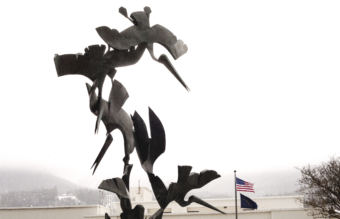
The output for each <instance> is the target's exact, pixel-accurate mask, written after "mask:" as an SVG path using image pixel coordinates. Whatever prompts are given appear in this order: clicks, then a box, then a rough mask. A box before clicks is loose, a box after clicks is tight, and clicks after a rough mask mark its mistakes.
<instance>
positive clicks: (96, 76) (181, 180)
mask: <svg viewBox="0 0 340 219" xmlns="http://www.w3.org/2000/svg"><path fill="white" fill-rule="evenodd" d="M119 12H120V13H121V14H122V15H123V16H124V17H126V18H127V19H129V20H130V21H131V22H132V24H133V25H132V26H130V27H128V28H127V29H125V30H123V31H121V32H119V31H117V30H116V29H111V28H109V27H106V26H101V27H98V28H96V30H97V33H98V34H99V36H100V37H101V38H102V39H103V40H104V41H105V43H106V44H107V45H108V47H107V48H106V46H105V45H91V46H88V47H87V48H86V49H85V52H84V53H83V54H65V55H55V57H54V62H55V67H56V70H57V74H58V76H64V75H74V74H79V75H83V76H85V77H87V78H89V79H90V80H91V81H92V85H90V84H86V86H87V92H88V95H89V102H90V104H89V105H90V110H91V112H92V113H93V114H95V115H96V116H97V121H96V125H95V132H97V131H98V128H99V126H100V122H103V124H104V126H105V128H106V132H107V133H106V140H105V142H104V145H103V146H102V148H101V150H100V152H99V154H98V155H97V157H96V159H95V161H94V163H93V165H92V168H93V174H94V173H95V171H96V169H97V168H98V166H99V164H100V162H101V160H102V159H103V157H104V155H105V153H106V151H107V150H108V148H109V147H110V145H111V143H112V141H113V138H112V135H111V132H112V131H113V130H115V129H119V130H120V131H121V133H122V135H123V138H124V158H123V161H124V169H123V175H122V177H121V178H119V177H116V178H112V179H107V180H104V181H102V183H101V184H100V185H99V189H103V190H106V191H110V192H113V193H115V194H116V195H117V196H118V198H119V200H120V206H121V209H122V213H121V214H120V218H121V219H144V218H146V217H144V211H145V209H144V207H143V206H142V205H136V206H135V207H134V208H132V203H131V200H130V197H129V190H130V187H129V186H130V185H129V184H130V173H131V170H132V164H129V160H130V154H131V153H132V152H133V150H134V148H135V147H136V151H137V154H138V158H139V161H140V163H141V166H142V168H143V169H144V171H145V172H146V174H147V176H148V178H149V181H150V183H151V187H152V190H153V192H154V194H155V197H156V200H157V202H158V204H159V206H160V209H159V210H158V211H156V212H155V213H154V214H153V215H151V216H150V217H149V219H161V218H162V216H163V212H164V209H165V208H166V207H167V206H168V205H169V203H170V202H172V201H175V202H177V203H178V204H179V205H180V206H188V205H189V204H191V203H192V202H195V203H198V204H200V205H203V206H205V207H208V208H210V209H213V210H215V211H218V212H221V213H224V212H222V211H221V210H219V209H218V208H215V207H213V206H212V205H210V204H209V203H207V202H205V201H203V200H202V199H200V198H198V197H196V196H194V195H192V196H190V197H189V198H188V199H187V200H185V196H186V195H187V194H188V192H189V191H191V190H193V189H198V188H201V187H203V186H205V185H206V184H207V183H209V182H211V181H212V180H214V179H216V178H218V177H220V175H219V174H217V172H216V171H213V170H205V171H202V172H200V173H191V169H192V167H191V166H178V179H177V182H174V183H171V184H170V185H169V187H168V188H167V187H166V186H165V185H164V183H163V181H162V180H161V179H160V178H159V177H158V176H157V175H156V174H155V173H154V168H153V167H154V164H155V162H156V160H157V159H158V158H159V156H160V155H162V154H163V153H164V151H165V144H166V141H165V131H164V127H163V125H162V123H161V121H160V119H159V118H158V117H157V115H156V114H155V113H154V112H153V111H152V110H151V109H150V108H149V124H150V136H149V134H148V131H147V127H146V124H145V122H144V120H143V119H142V117H141V116H140V115H139V114H138V113H137V112H135V113H134V115H133V116H130V115H129V114H128V113H127V112H126V111H125V110H124V109H123V108H122V107H123V105H124V103H125V102H126V100H127V99H128V97H129V94H128V92H127V90H126V89H125V87H124V86H123V85H122V84H121V83H120V82H119V81H117V80H114V77H115V74H116V68H118V67H123V66H129V65H133V64H136V63H137V62H138V61H139V60H140V58H141V57H142V55H143V54H144V52H145V50H146V49H147V50H148V51H149V53H150V55H151V57H152V59H154V60H155V61H157V62H159V63H161V64H163V65H164V66H165V67H166V68H167V69H168V70H169V71H170V72H171V73H172V74H173V75H174V76H175V77H176V79H177V80H178V81H179V82H180V83H181V84H182V85H183V86H184V87H185V88H186V89H187V90H189V88H188V86H187V85H186V84H185V82H184V81H183V79H182V78H181V77H180V76H179V74H178V73H177V71H176V69H175V68H174V66H173V65H172V64H171V62H170V60H169V59H168V57H167V56H166V55H164V54H162V55H161V56H159V57H158V58H157V57H156V56H155V54H154V50H153V45H154V44H155V43H158V44H160V45H162V46H163V47H164V48H166V49H167V51H168V52H169V53H170V54H171V56H172V57H173V58H174V59H177V58H179V57H180V56H182V55H183V54H184V53H186V52H187V49H188V48H187V46H186V45H185V44H184V43H183V41H181V40H178V39H177V38H176V36H175V35H174V34H173V33H171V32H170V31H169V30H168V29H166V28H165V27H163V26H161V25H158V24H157V25H153V26H150V14H151V9H150V8H149V7H145V8H144V11H137V12H133V13H131V15H130V17H129V16H128V13H127V10H126V9H125V8H123V7H121V8H120V9H119ZM106 76H108V77H110V78H111V82H112V85H111V90H110V95H109V98H108V100H104V99H103V98H102V96H103V94H102V89H103V85H104V81H105V78H106ZM105 219H110V216H109V215H108V214H107V213H106V214H105Z"/></svg>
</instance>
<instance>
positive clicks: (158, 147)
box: [132, 108, 165, 173]
mask: <svg viewBox="0 0 340 219" xmlns="http://www.w3.org/2000/svg"><path fill="white" fill-rule="evenodd" d="M132 120H133V126H134V127H135V139H136V150H137V154H138V157H139V160H140V162H141V164H142V167H143V169H144V170H145V171H146V172H147V173H153V164H154V162H155V161H156V159H157V158H158V157H159V156H160V155H161V154H162V153H164V151H165V131H164V128H163V125H162V123H161V121H160V120H159V118H158V117H157V115H156V114H155V113H154V112H153V111H152V110H151V109H150V108H149V121H150V131H151V138H149V136H148V131H147V129H146V125H145V123H144V121H143V119H142V118H141V117H140V115H139V114H138V113H137V112H135V113H134V115H133V117H132Z"/></svg>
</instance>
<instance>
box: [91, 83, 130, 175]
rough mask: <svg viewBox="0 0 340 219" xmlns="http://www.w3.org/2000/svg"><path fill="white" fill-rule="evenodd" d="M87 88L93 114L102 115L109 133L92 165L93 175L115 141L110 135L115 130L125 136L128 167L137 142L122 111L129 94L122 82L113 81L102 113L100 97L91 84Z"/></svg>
mask: <svg viewBox="0 0 340 219" xmlns="http://www.w3.org/2000/svg"><path fill="white" fill-rule="evenodd" d="M86 86H87V91H88V93H89V96H90V109H91V111H92V113H94V114H95V115H97V116H98V114H99V113H101V115H100V116H99V118H101V120H102V121H103V123H104V125H105V127H106V131H107V137H106V140H105V143H104V145H103V147H102V149H101V151H100V152H99V154H98V156H97V158H96V160H95V161H94V163H93V165H92V167H94V170H93V173H94V172H95V171H96V169H97V167H98V165H99V163H100V161H101V160H102V158H103V156H104V154H105V152H106V151H107V149H108V148H109V146H110V145H111V143H112V140H113V139H112V135H111V134H110V133H111V132H112V131H113V130H115V129H119V130H120V131H121V132H122V134H123V138H124V152H125V156H124V158H123V161H124V164H125V165H128V164H129V157H130V156H129V155H130V154H131V153H132V152H133V150H134V145H135V141H134V132H133V124H132V121H131V118H130V116H129V114H128V113H127V112H125V110H123V109H122V106H123V105H124V103H125V101H126V100H127V98H128V97H129V94H128V93H127V91H126V89H125V87H124V86H123V85H122V84H121V83H120V82H118V81H117V80H114V81H112V87H111V92H110V96H109V101H105V100H102V101H101V106H100V109H101V111H100V110H99V107H98V105H97V103H98V96H97V95H96V93H95V92H93V89H92V87H91V86H90V85H89V84H86Z"/></svg>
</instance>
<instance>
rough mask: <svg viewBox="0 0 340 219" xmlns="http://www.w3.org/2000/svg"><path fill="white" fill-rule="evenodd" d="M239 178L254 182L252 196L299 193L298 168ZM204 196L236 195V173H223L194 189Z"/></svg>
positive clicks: (244, 175) (251, 174) (246, 175)
mask: <svg viewBox="0 0 340 219" xmlns="http://www.w3.org/2000/svg"><path fill="white" fill-rule="evenodd" d="M238 177H239V178H241V179H243V180H246V181H249V182H251V183H254V188H255V194H252V196H273V195H274V196H275V195H293V194H297V190H298V188H299V186H298V184H297V182H298V179H299V178H300V173H299V171H298V170H295V169H292V170H283V171H282V170H281V171H275V172H274V171H272V172H269V171H267V172H262V173H244V174H242V175H240V174H239V175H238ZM193 194H197V195H199V196H200V197H204V198H224V197H233V196H234V175H233V174H228V175H222V177H221V178H219V179H216V180H215V181H213V182H211V183H210V184H208V185H206V186H205V187H203V188H201V189H198V190H194V192H193Z"/></svg>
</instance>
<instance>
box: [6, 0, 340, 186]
mask: <svg viewBox="0 0 340 219" xmlns="http://www.w3.org/2000/svg"><path fill="white" fill-rule="evenodd" d="M145 5H148V6H150V7H151V9H152V13H151V24H152V25H153V24H161V25H163V26H165V27H167V28H169V29H170V30H171V31H173V33H175V34H176V35H177V37H178V38H180V39H182V40H183V41H184V42H185V43H186V44H187V45H188V47H189V50H188V53H187V54H185V55H184V56H182V57H181V58H180V59H178V60H176V61H173V60H172V63H173V64H174V66H175V67H176V68H177V70H178V72H179V73H180V75H181V76H182V78H183V79H184V80H185V82H186V83H187V84H188V85H189V87H190V88H191V92H189V93H188V92H186V91H185V89H184V88H183V87H181V85H180V84H179V83H178V82H177V81H176V79H175V78H174V77H173V76H172V75H171V74H170V73H169V72H168V71H167V70H166V69H165V68H164V67H163V66H161V65H159V64H158V63H156V62H154V61H152V60H151V58H150V56H149V55H148V53H147V52H146V53H145V55H144V56H143V58H142V59H141V60H140V62H139V63H138V64H136V65H135V66H130V67H126V68H121V69H118V72H117V75H116V79H117V80H119V81H121V82H122V83H123V84H124V85H125V87H126V88H127V90H128V92H129V94H130V98H129V99H128V101H127V103H126V105H125V106H124V108H125V109H126V110H127V111H128V112H129V113H133V111H134V110H138V112H139V113H140V114H141V115H142V116H143V117H144V119H145V120H146V118H147V107H148V106H150V107H152V108H153V109H154V111H155V112H156V113H157V114H158V116H159V117H160V119H161V120H162V122H163V125H164V126H165V130H166V135H167V149H166V152H165V154H163V155H162V156H161V157H160V158H159V160H158V161H157V162H156V164H155V172H156V173H159V175H161V176H165V175H169V176H175V175H176V171H177V168H176V166H177V164H187V165H192V166H194V170H196V171H200V170H202V169H215V170H217V171H218V172H220V173H228V172H229V173H230V172H231V171H232V170H234V169H237V170H239V171H240V172H242V171H243V172H244V171H248V172H249V171H255V172H261V171H265V170H276V169H284V168H293V167H296V166H302V165H305V164H308V163H319V162H321V161H325V160H327V159H328V158H329V157H331V156H338V155H339V154H340V147H339V144H340V135H339V132H340V114H339V112H340V86H339V84H340V40H339V39H340V13H339V11H340V2H339V1H313V0H308V1H307V0H306V1H300V0H294V1H290V0H285V1H272V0H270V1H269V0H268V1H253V0H251V1H242V0H241V1H226V0H223V1H222V0H220V1H179V0H178V1H174V0H171V1H142V0H134V1H132V0H128V1H127V0H125V1H114V0H107V1H89V0H87V1H84V0H81V1H80V0H79V1H78V0H77V1H69V0H68V1H61V0H58V1H36V0H31V1H23V0H17V1H2V2H1V3H0V26H1V29H2V31H1V33H2V34H1V38H0V39H1V40H0V44H1V47H0V48H1V53H0V56H1V60H2V61H1V64H0V70H1V75H2V83H1V86H0V88H1V94H0V95H1V101H2V108H1V114H0V119H1V126H0V128H1V133H2V134H1V138H0V145H1V152H0V166H5V167H25V168H34V169H42V170H45V171H50V172H53V173H55V174H57V175H59V176H62V177H65V178H68V179H70V180H72V181H74V182H80V183H82V184H86V183H88V185H93V184H96V183H98V182H99V181H100V180H102V179H104V178H106V177H115V176H120V175H121V173H122V167H123V163H122V161H121V159H122V157H123V145H122V143H123V142H122V137H121V134H120V133H119V132H118V131H116V132H115V133H114V142H113V144H112V145H111V147H110V149H109V151H108V153H107V154H106V156H105V158H104V160H103V162H102V163H101V165H100V166H99V168H98V170H97V173H96V174H95V176H94V177H92V176H91V173H92V171H91V170H90V166H91V164H92V162H93V161H94V159H95V157H96V156H97V153H98V152H99V150H100V148H101V146H102V144H103V142H104V140H105V129H104V126H101V127H100V130H99V134H98V135H95V134H94V124H95V117H94V116H93V115H92V114H91V112H90V110H89V108H88V96H87V93H86V89H85V82H88V80H87V79H86V78H84V77H81V76H68V77H61V78H58V77H57V74H56V71H55V67H54V63H53V56H54V54H56V53H58V54H64V53H78V52H83V49H84V48H85V47H87V46H88V45H91V44H103V41H102V40H101V38H100V37H99V36H98V35H97V33H96V31H95V28H96V27H98V26H102V25H106V26H110V27H112V28H116V29H118V30H122V29H124V28H126V27H128V26H129V25H131V24H130V23H129V21H128V20H127V19H126V18H124V17H123V16H121V15H120V14H119V13H118V8H119V7H120V6H125V7H126V8H127V10H128V13H131V12H133V11H136V10H142V9H143V7H144V6H145ZM156 52H157V53H158V54H161V53H163V52H164V53H166V54H168V53H167V51H166V50H165V49H163V48H162V47H160V46H159V47H157V48H156ZM168 56H169V57H170V55H169V54H168ZM106 85H107V86H106V89H105V92H106V95H107V93H108V90H109V84H108V83H107V84H106ZM132 162H133V163H134V164H135V167H134V168H135V169H134V171H133V174H132V176H131V177H132V178H133V179H134V180H136V179H138V178H140V177H144V175H145V174H144V172H143V171H142V170H141V168H140V167H139V162H138V160H137V157H136V153H134V155H133V159H132Z"/></svg>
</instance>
